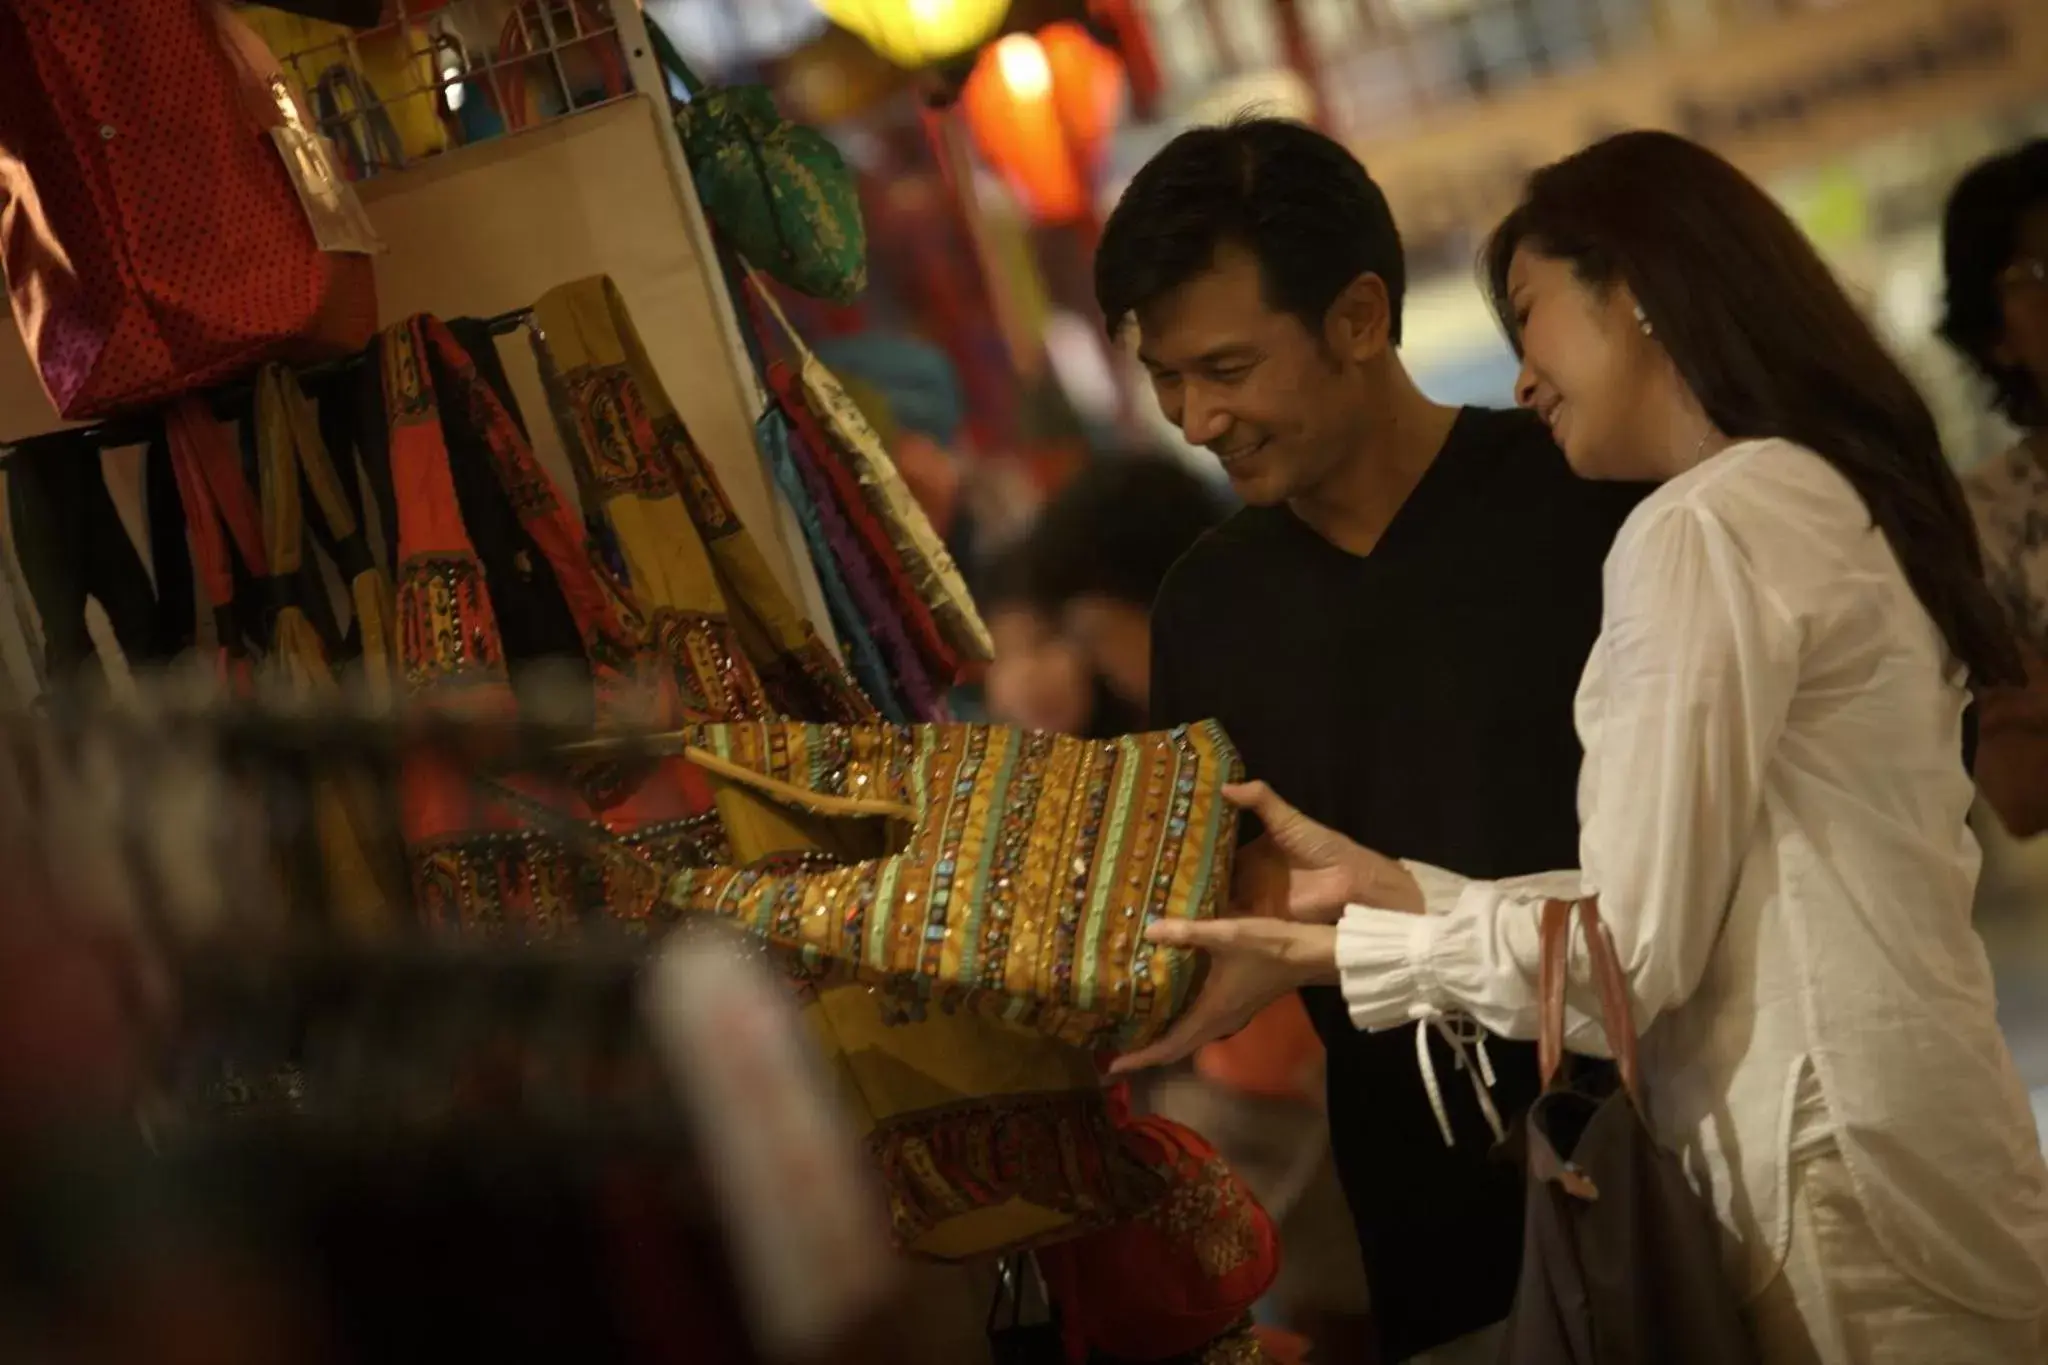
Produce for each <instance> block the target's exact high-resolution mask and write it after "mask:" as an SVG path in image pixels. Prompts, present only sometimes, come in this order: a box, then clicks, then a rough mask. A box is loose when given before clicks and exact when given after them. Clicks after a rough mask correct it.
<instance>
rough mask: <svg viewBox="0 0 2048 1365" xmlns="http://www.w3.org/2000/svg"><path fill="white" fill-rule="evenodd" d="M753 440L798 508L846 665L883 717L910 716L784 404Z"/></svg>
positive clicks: (770, 414) (766, 417) (757, 426)
mask: <svg viewBox="0 0 2048 1365" xmlns="http://www.w3.org/2000/svg"><path fill="white" fill-rule="evenodd" d="M754 445H755V447H756V448H757V449H758V450H759V451H760V452H761V458H762V459H763V460H765V461H767V464H768V470H769V473H770V474H771V475H773V477H774V479H775V487H776V488H777V490H779V491H780V492H781V494H782V499H783V501H784V502H787V503H788V504H789V505H790V509H791V510H792V511H794V512H795V513H796V520H797V526H798V527H799V528H800V529H801V530H802V532H803V537H804V550H805V553H806V554H807V555H808V556H809V557H810V561H811V568H812V570H813V572H815V573H816V574H817V575H818V591H819V593H820V594H821V595H822V596H823V597H824V599H825V610H826V612H827V613H829V614H830V616H831V618H832V629H833V630H834V632H835V633H837V635H838V637H839V647H840V648H841V649H843V650H845V651H846V661H847V667H848V668H849V669H850V670H851V671H852V673H853V676H854V677H855V678H856V679H858V680H859V682H860V685H861V690H862V691H864V692H866V693H867V695H868V696H870V697H872V698H873V699H874V703H875V706H876V708H877V709H878V710H879V711H880V712H881V713H882V716H883V718H884V719H886V720H893V721H897V722H899V723H900V722H903V721H908V720H909V719H910V712H909V710H908V709H907V708H906V707H905V706H904V704H903V701H902V699H901V698H900V697H898V696H897V695H896V686H895V680H894V679H893V678H892V677H891V676H890V673H889V665H888V661H887V660H886V659H885V658H884V657H883V655H882V650H881V646H879V645H877V644H876V643H875V637H874V633H873V632H872V631H870V630H869V629H868V624H867V620H866V618H865V617H863V616H862V615H861V610H860V607H859V605H858V602H857V599H856V597H855V594H854V591H853V589H852V588H851V587H850V586H848V584H847V575H846V573H845V566H843V565H841V564H840V562H839V558H838V556H837V555H836V554H835V553H834V552H833V549H832V540H831V538H830V536H829V535H828V533H827V531H826V529H825V520H824V518H825V515H826V513H825V509H823V508H821V507H820V506H819V505H818V503H817V502H815V501H814V500H813V499H812V497H811V492H810V490H809V489H808V488H806V487H805V486H804V476H803V473H802V471H801V470H799V469H798V468H797V465H796V456H795V455H794V454H793V453H792V452H791V451H790V448H789V447H790V433H789V423H788V421H787V419H785V418H784V417H783V415H782V412H781V410H780V409H778V408H775V407H772V406H771V407H770V408H769V409H768V411H767V412H765V413H763V414H762V415H761V420H760V421H759V422H757V423H755V424H754ZM862 567H863V568H864V567H865V566H862ZM798 714H800V713H798Z"/></svg>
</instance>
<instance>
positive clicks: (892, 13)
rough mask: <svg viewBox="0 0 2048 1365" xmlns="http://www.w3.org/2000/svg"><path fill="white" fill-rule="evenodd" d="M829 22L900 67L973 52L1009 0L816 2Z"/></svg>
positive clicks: (998, 20) (1000, 19) (999, 22)
mask: <svg viewBox="0 0 2048 1365" xmlns="http://www.w3.org/2000/svg"><path fill="white" fill-rule="evenodd" d="M814 2H815V3H816V5H817V6H818V9H819V10H820V11H822V12H823V13H824V15H825V17H826V18H827V19H830V20H831V21H832V22H833V23H835V24H837V25H839V26H840V27H841V28H843V29H846V30H847V31H848V32H850V33H852V34H854V35H855V36H856V37H858V38H859V39H860V40H861V41H862V42H864V43H866V44H867V45H868V46H869V47H871V48H873V49H874V50H875V51H877V52H879V53H881V54H882V55H883V56H884V57H887V58H888V59H889V60H890V61H892V62H894V63H896V65H898V66H905V67H911V68H916V67H921V66H930V65H931V64H933V63H934V62H943V61H949V60H951V59H952V58H954V57H958V56H959V55H960V54H962V53H963V52H971V51H973V50H974V49H975V48H977V47H980V46H981V45H982V44H983V43H985V42H987V41H988V39H989V35H990V34H992V33H994V32H995V31H996V29H997V28H999V27H1000V26H1001V25H1002V22H1003V16H1004V15H1005V14H1007V13H1008V12H1009V9H1010V0H814Z"/></svg>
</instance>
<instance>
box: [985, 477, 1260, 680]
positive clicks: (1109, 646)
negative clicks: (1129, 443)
mask: <svg viewBox="0 0 2048 1365" xmlns="http://www.w3.org/2000/svg"><path fill="white" fill-rule="evenodd" d="M1228 510H1229V509H1228V507H1227V505H1226V503H1225V500H1224V498H1223V496H1222V495H1221V494H1220V493H1219V492H1218V491H1217V490H1216V489H1215V488H1213V487H1211V486H1210V485H1209V484H1208V483H1206V482H1204V481H1203V480H1202V479H1201V478H1200V477H1199V476H1198V475H1196V474H1195V473H1194V472H1193V471H1192V470H1190V469H1188V468H1187V467H1186V466H1184V465H1182V464H1180V463H1178V462H1177V461H1175V460H1172V459H1170V458H1167V457H1165V456H1158V455H1109V456H1104V457H1102V458H1099V459H1097V460H1095V461H1093V462H1092V463H1090V464H1088V465H1086V466H1084V467H1083V468H1082V470H1081V471H1080V472H1079V473H1078V474H1076V475H1075V476H1074V478H1073V479H1072V480H1071V481H1070V482H1069V483H1068V484H1067V485H1066V486H1065V487H1064V488H1062V489H1060V490H1059V492H1058V493H1056V494H1054V495H1053V497H1052V499H1051V500H1050V501H1049V502H1047V503H1046V505H1045V509H1044V510H1043V511H1042V512H1041V513H1040V514H1039V517H1038V521H1037V523H1036V524H1035V525H1034V526H1033V527H1032V529H1031V531H1030V533H1029V535H1028V537H1027V539H1026V553H1027V554H1028V555H1029V557H1030V560H1031V572H1032V575H1033V578H1034V580H1035V582H1036V584H1037V587H1038V592H1039V596H1040V597H1041V598H1042V599H1043V600H1044V601H1045V602H1047V603H1048V604H1050V605H1051V607H1052V608H1053V609H1054V610H1056V611H1057V612H1058V613H1059V614H1060V619H1061V620H1062V622H1063V623H1064V624H1065V626H1066V629H1067V632H1068V634H1069V635H1070V636H1071V637H1072V638H1073V640H1074V641H1075V643H1076V644H1077V645H1079V646H1080V648H1081V650H1082V652H1083V653H1084V654H1085V655H1086V656H1087V658H1088V659H1089V661H1090V663H1091V664H1092V665H1093V666H1094V668H1095V670H1096V671H1097V672H1098V673H1100V674H1101V675H1102V677H1103V678H1104V679H1105V680H1106V681H1107V682H1108V683H1109V685H1110V687H1111V689H1112V690H1114V691H1115V692H1116V694H1117V696H1118V697H1120V698H1122V699H1123V700H1124V701H1125V702H1127V703H1129V704H1130V705H1131V706H1134V707H1137V708H1139V709H1140V710H1141V711H1142V710H1143V709H1144V708H1145V707H1146V706H1147V704H1148V703H1149V701H1150V693H1151V686H1152V626H1151V616H1152V600H1153V598H1154V597H1156V596H1157V595H1158V593H1159V585H1160V584H1161V583H1163V582H1165V581H1166V573H1167V570H1169V569H1171V568H1172V567H1173V566H1174V564H1175V563H1176V562H1178V561H1179V559H1180V557H1181V556H1182V555H1184V554H1186V553H1187V552H1188V551H1189V550H1190V549H1192V548H1193V547H1194V544H1195V542H1196V541H1197V540H1200V539H1201V538H1202V537H1203V536H1204V535H1206V534H1208V532H1209V531H1210V530H1211V529H1213V528H1214V527H1216V526H1218V525H1220V524H1221V523H1222V521H1223V518H1224V516H1225V514H1226V513H1227V511H1228Z"/></svg>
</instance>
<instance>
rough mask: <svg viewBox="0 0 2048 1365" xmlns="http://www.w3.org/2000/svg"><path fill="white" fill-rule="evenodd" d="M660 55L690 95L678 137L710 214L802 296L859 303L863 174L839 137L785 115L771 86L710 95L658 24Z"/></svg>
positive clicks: (863, 265)
mask: <svg viewBox="0 0 2048 1365" xmlns="http://www.w3.org/2000/svg"><path fill="white" fill-rule="evenodd" d="M647 31H648V36H649V37H650V38H651V39H652V40H653V43H654V50H655V55H656V56H657V57H658V58H659V59H660V61H661V65H662V67H663V69H664V70H666V71H667V72H668V73H669V74H670V75H671V76H672V77H674V78H675V80H677V81H678V82H680V83H681V85H682V87H683V89H684V90H685V91H686V92H687V93H688V99H686V100H684V101H680V102H678V103H677V104H676V107H675V119H676V133H677V135H678V136H679V137H680V138H681V139H682V144H683V153H684V155H685V156H687V157H688V158H689V162H690V174H691V177H692V178H693V179H694V180H695V182H696V185H697V197H698V198H699V199H701V200H702V201H703V204H704V212H705V215H706V216H707V217H709V218H710V219H711V221H712V222H713V223H714V224H716V225H717V227H718V230H719V231H720V232H722V233H724V234H725V235H726V236H727V237H729V238H730V239H731V240H732V243H733V245H734V246H735V247H737V248H738V250H739V253H740V254H741V255H742V256H744V257H746V258H747V259H748V260H749V261H751V262H753V264H754V265H756V266H757V267H759V268H760V269H762V270H765V271H767V272H768V273H769V274H770V275H773V276H774V277H775V278H776V279H778V280H780V281H782V282H783V283H784V284H786V285H788V286H789V287H790V288H791V289H795V290H797V291H798V292H800V293H804V294H809V295H811V296H812V297H813V298H821V299H830V300H832V301H833V302H835V303H851V302H852V301H853V300H854V299H855V298H857V297H859V295H860V292H861V290H863V289H865V288H866V287H867V282H868V243H867V231H866V228H865V227H864V226H863V224H862V221H861V213H860V194H859V191H858V189H857V187H856V186H855V184H854V179H853V173H852V172H851V171H850V170H848V169H847V166H846V161H845V159H844V158H843V157H841V156H840V155H839V149H838V148H837V147H835V146H833V145H832V141H831V139H830V138H827V137H826V136H825V135H824V134H822V133H820V132H817V131H816V130H815V129H811V128H806V127H804V126H803V125H802V124H797V123H791V122H789V121H788V120H787V119H784V118H783V117H782V115H781V114H780V113H778V112H777V111H776V108H775V98H774V96H772V95H771V94H769V92H768V90H767V89H766V87H764V86H759V85H739V86H731V87H727V88H710V89H707V88H706V87H705V86H704V84H703V83H702V82H701V81H699V80H698V79H697V77H696V74H695V73H694V72H692V71H691V70H690V68H689V66H688V64H687V63H685V62H684V61H683V59H682V55H681V54H680V53H678V52H677V51H676V49H675V46H674V44H672V43H670V42H669V41H668V38H667V35H665V34H663V33H662V31H661V29H660V28H659V27H658V26H657V25H656V24H655V23H654V22H653V20H651V19H650V20H649V21H648V24H647Z"/></svg>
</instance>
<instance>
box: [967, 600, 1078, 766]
mask: <svg viewBox="0 0 2048 1365" xmlns="http://www.w3.org/2000/svg"><path fill="white" fill-rule="evenodd" d="M988 629H989V634H990V636H991V637H993V639H994V641H995V647H996V657H995V662H993V663H991V664H990V665H989V668H988V681H987V685H986V686H987V692H988V712H989V717H990V719H992V720H995V721H998V722H1000V723H1002V724H1005V725H1016V726H1021V727H1022V728H1024V729H1026V730H1048V731H1051V732H1053V733H1054V734H1062V735H1077V734H1080V733H1082V732H1083V731H1084V730H1086V729H1087V728H1088V722H1089V719H1090V715H1089V713H1090V712H1091V711H1093V710H1094V707H1095V686H1094V680H1093V679H1092V678H1090V676H1089V674H1088V665H1087V662H1086V660H1084V659H1083V658H1082V656H1081V652H1080V651H1079V650H1078V649H1076V648H1075V647H1074V646H1073V645H1072V644H1071V643H1070V642H1069V641H1068V640H1067V638H1066V637H1065V636H1064V635H1062V634H1061V633H1060V631H1059V628H1058V627H1057V626H1056V625H1055V624H1054V623H1053V622H1051V621H1049V620H1047V619H1046V618H1045V617H1044V616H1042V615H1040V614H1039V613H1038V612H1037V611H1036V610H1034V609H1032V608H1030V607H998V608H996V610H995V611H993V612H992V613H990V615H989V619H988Z"/></svg>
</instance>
